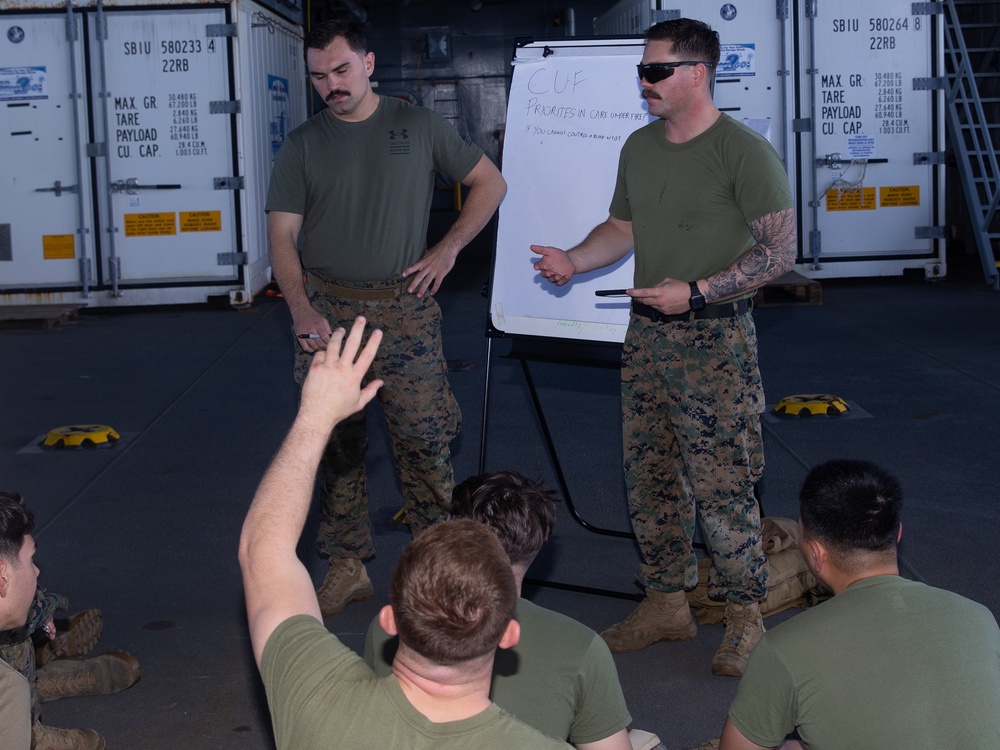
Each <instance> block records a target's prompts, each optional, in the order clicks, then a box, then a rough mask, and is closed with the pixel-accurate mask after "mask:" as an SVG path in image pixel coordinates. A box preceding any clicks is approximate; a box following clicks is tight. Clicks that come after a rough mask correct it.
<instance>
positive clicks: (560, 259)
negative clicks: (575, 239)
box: [531, 245, 576, 286]
mask: <svg viewBox="0 0 1000 750" xmlns="http://www.w3.org/2000/svg"><path fill="white" fill-rule="evenodd" d="M531 252H533V253H535V254H536V255H541V256H542V259H541V260H538V261H536V262H535V264H534V266H533V267H534V269H535V270H536V271H538V272H539V273H540V274H541V275H542V278H544V279H548V280H549V281H551V282H552V283H553V284H555V285H556V286H562V285H563V284H565V283H566V282H568V281H569V280H570V279H571V278H573V274H575V273H576V266H574V265H573V259H572V258H570V257H569V253H567V252H566V251H565V250H560V249H559V248H558V247H550V246H548V245H532V246H531Z"/></svg>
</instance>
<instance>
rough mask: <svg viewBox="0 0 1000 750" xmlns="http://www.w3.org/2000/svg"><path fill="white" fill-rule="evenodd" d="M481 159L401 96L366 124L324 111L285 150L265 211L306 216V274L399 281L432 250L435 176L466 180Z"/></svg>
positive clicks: (440, 121)
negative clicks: (429, 227)
mask: <svg viewBox="0 0 1000 750" xmlns="http://www.w3.org/2000/svg"><path fill="white" fill-rule="evenodd" d="M482 155H483V151H482V149H481V148H479V147H478V146H476V145H475V144H474V143H472V142H471V141H469V140H466V139H463V138H462V137H461V136H460V135H459V134H458V132H457V131H456V130H455V128H454V127H452V126H451V125H450V124H449V123H448V122H447V121H446V120H445V119H444V118H443V117H441V116H440V115H438V114H436V113H434V112H432V111H431V110H429V109H425V108H424V107H416V106H413V105H411V104H408V103H406V102H404V101H402V100H400V99H394V98H391V97H384V96H380V97H379V102H378V108H377V109H376V110H375V113H374V114H373V115H372V116H371V117H369V118H368V119H367V120H364V121H362V122H344V121H342V120H339V119H337V117H335V116H334V115H333V113H332V112H330V110H328V109H327V110H323V111H322V112H320V113H319V114H316V115H314V116H313V117H310V118H309V119H308V120H306V122H304V123H303V124H302V125H300V126H299V127H297V128H296V129H295V130H293V131H292V132H291V133H289V134H288V137H287V138H286V140H285V142H284V144H282V146H281V149H280V150H279V151H278V155H277V157H276V158H275V160H274V169H273V171H272V173H271V182H270V185H269V186H268V191H267V201H266V203H265V210H267V211H282V212H284V213H292V214H299V215H301V216H302V217H303V224H302V230H303V234H304V236H305V240H304V244H303V245H302V248H301V252H302V265H303V267H304V268H306V269H312V270H316V271H319V272H320V273H322V274H324V275H326V276H328V277H330V278H332V279H338V280H342V281H381V280H385V279H391V278H394V277H398V276H400V274H401V272H402V271H403V269H404V268H407V267H408V266H410V265H412V264H413V263H415V262H416V261H417V260H419V259H420V257H421V256H422V255H423V254H424V251H425V250H426V248H427V223H428V218H429V214H430V208H431V200H432V198H433V190H434V179H435V172H436V171H437V172H442V173H444V174H446V175H448V176H449V177H451V178H452V179H453V180H456V181H461V180H463V179H464V178H465V177H467V176H468V174H469V173H470V172H471V171H472V169H473V168H474V167H475V166H476V164H477V163H478V162H479V159H480V157H482Z"/></svg>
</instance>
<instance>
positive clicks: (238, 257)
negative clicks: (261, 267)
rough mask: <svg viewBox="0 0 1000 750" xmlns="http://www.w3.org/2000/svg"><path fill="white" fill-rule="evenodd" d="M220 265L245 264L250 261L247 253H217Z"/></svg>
mask: <svg viewBox="0 0 1000 750" xmlns="http://www.w3.org/2000/svg"><path fill="white" fill-rule="evenodd" d="M216 257H217V258H218V259H219V265H220V266H245V265H247V264H248V263H249V262H250V255H249V253H219V254H218V255H216Z"/></svg>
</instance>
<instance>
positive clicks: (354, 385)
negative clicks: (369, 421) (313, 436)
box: [298, 317, 382, 428]
mask: <svg viewBox="0 0 1000 750" xmlns="http://www.w3.org/2000/svg"><path fill="white" fill-rule="evenodd" d="M364 332H365V319H364V318H361V317H359V318H357V319H356V320H355V321H354V324H353V325H352V326H351V330H350V332H349V333H348V332H346V331H344V329H343V328H338V329H337V330H336V331H334V332H333V336H332V338H331V340H330V346H329V348H326V351H325V352H323V353H321V354H317V355H316V356H315V357H313V360H312V364H311V365H310V367H309V374H308V375H307V376H306V379H305V382H304V383H303V384H302V396H301V399H300V403H299V417H298V418H299V420H303V421H307V422H313V421H318V424H319V425H320V426H321V427H323V428H327V427H331V426H333V425H335V424H336V423H338V422H340V421H342V420H344V419H346V418H347V417H349V416H351V415H352V414H354V413H356V412H359V411H361V410H362V409H363V408H365V406H366V405H367V404H368V402H369V401H371V400H372V399H373V398H374V397H375V394H376V393H377V392H378V389H379V388H381V387H382V381H381V380H373V381H371V382H370V383H368V384H367V385H366V386H365V387H364V388H362V387H361V383H362V381H363V380H364V377H365V374H366V373H367V372H368V368H369V367H371V363H372V360H374V359H375V353H376V352H377V351H378V346H379V343H380V342H381V341H382V331H380V330H379V329H377V328H376V329H375V330H373V331H372V332H371V335H370V336H369V337H368V341H367V343H366V344H365V345H364V347H362V346H361V342H362V338H363V337H364ZM303 340H305V339H303Z"/></svg>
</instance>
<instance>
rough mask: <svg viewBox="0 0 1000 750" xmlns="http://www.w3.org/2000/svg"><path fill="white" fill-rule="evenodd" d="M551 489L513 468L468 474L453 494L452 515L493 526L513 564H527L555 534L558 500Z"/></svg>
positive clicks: (491, 527) (492, 528)
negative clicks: (489, 472) (553, 530)
mask: <svg viewBox="0 0 1000 750" xmlns="http://www.w3.org/2000/svg"><path fill="white" fill-rule="evenodd" d="M552 495H553V493H552V490H546V489H544V488H543V487H542V485H541V484H539V483H537V482H532V481H531V480H530V479H526V478H525V477H523V476H521V475H520V474H518V473H516V472H513V471H495V472H493V473H492V474H480V475H478V476H473V477H469V478H468V479H466V480H465V481H464V482H462V483H461V484H459V485H457V486H456V487H455V489H454V491H453V492H452V494H451V516H452V518H471V519H472V520H473V521H479V522H480V523H484V524H486V525H487V526H489V527H490V529H491V530H492V531H493V533H494V534H496V535H497V539H499V540H500V544H501V545H503V549H504V552H506V553H507V557H509V558H510V561H511V563H512V564H514V565H527V564H530V563H531V561H532V560H534V559H535V555H537V554H538V551H539V550H540V549H541V548H542V547H544V546H545V543H546V542H547V541H548V540H549V537H550V536H551V535H552V527H553V526H554V525H555V522H556V509H555V506H556V501H555V499H554V498H553V496H552Z"/></svg>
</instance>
